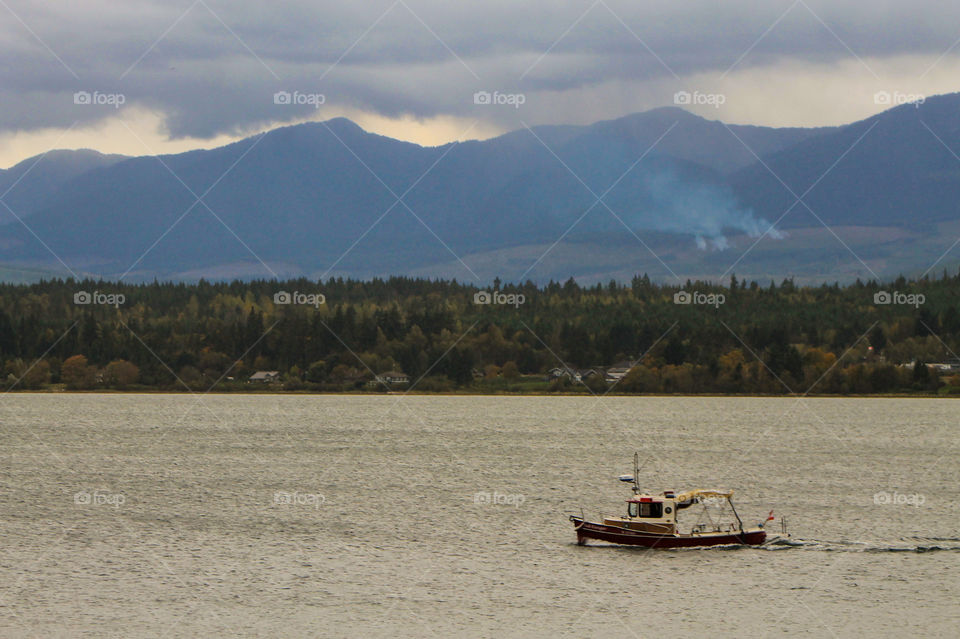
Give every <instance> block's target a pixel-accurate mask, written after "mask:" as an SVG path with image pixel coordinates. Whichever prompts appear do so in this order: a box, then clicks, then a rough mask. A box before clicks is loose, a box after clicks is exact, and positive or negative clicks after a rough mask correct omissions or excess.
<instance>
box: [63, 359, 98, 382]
mask: <svg viewBox="0 0 960 639" xmlns="http://www.w3.org/2000/svg"><path fill="white" fill-rule="evenodd" d="M60 380H61V381H62V382H63V383H64V384H66V386H67V388H69V389H70V390H84V389H87V388H92V387H93V385H94V384H95V383H96V371H95V370H94V368H93V367H92V366H90V365H89V364H87V358H86V357H84V356H83V355H74V356H73V357H68V358H67V359H66V360H65V361H64V362H63V365H62V366H60Z"/></svg>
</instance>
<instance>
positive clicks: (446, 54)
mask: <svg viewBox="0 0 960 639" xmlns="http://www.w3.org/2000/svg"><path fill="white" fill-rule="evenodd" d="M957 90H960V6H949V5H947V4H945V3H942V2H932V1H927V0H920V1H918V2H913V3H909V4H908V3H904V2H894V1H889V0H872V1H871V2H864V1H849V2H824V1H817V0H792V1H787V0H784V1H780V0H770V1H764V2H757V1H750V2H747V1H742V0H728V1H726V2H716V1H712V2H706V1H701V0H692V1H688V2H682V3H668V2H663V1H662V0H659V1H654V2H648V1H646V0H633V1H630V2H621V1H619V0H578V1H566V0H553V1H552V2H546V1H544V0H530V1H528V2H517V1H516V0H514V1H511V2H501V1H499V0H493V1H485V2H474V1H470V0H464V1H459V2H453V1H451V0H446V1H437V0H383V1H381V0H376V1H369V2H368V1H362V2H342V0H341V1H339V2H326V1H319V2H318V1H309V2H307V1H303V2H301V1H295V2H282V1H281V2H271V3H265V2H250V1H249V0H235V1H232V2H224V1H222V0H172V1H170V0H166V1H163V2H151V1H147V0H125V1H124V2H115V1H111V2H107V1H104V0H85V1H84V2H70V3H66V2H63V1H62V0H60V1H40V0H0V168H7V167H10V166H12V165H14V164H16V163H17V162H19V161H22V160H24V159H26V158H28V157H31V156H34V155H37V154H40V153H43V152H44V151H47V150H50V149H54V148H94V149H97V150H99V151H102V152H108V153H123V154H127V155H149V154H156V153H172V152H180V151H186V150H189V149H194V148H211V147H215V146H220V145H223V144H226V143H228V142H231V141H233V140H236V139H238V138H242V137H246V136H248V135H252V134H255V133H258V132H260V131H263V130H268V129H271V128H275V127H277V126H283V125H287V124H293V123H298V122H305V121H314V120H326V119H329V118H333V117H339V116H344V117H348V118H350V119H352V120H353V121H355V122H356V123H357V124H359V125H360V126H362V127H363V128H364V129H366V130H368V131H373V132H376V133H380V134H382V135H388V136H390V137H394V138H398V139H403V140H409V141H412V142H416V143H419V144H423V145H439V144H443V143H446V142H449V141H452V140H462V139H485V138H489V137H493V136H495V135H498V134H500V133H503V132H506V131H511V130H516V129H519V128H523V127H524V126H535V125H540V124H589V123H592V122H596V121H599V120H605V119H612V118H616V117H620V116H623V115H627V114H630V113H636V112H640V111H645V110H648V109H652V108H656V107H664V106H681V107H682V108H685V109H688V110H690V111H692V112H694V113H697V114H698V115H701V116H703V117H706V118H709V119H718V120H723V121H725V122H729V123H737V124H757V125H766V126H823V125H836V124H844V123H847V122H852V121H856V120H858V119H862V118H865V117H868V116H870V115H873V114H874V113H878V112H880V111H882V110H884V109H886V108H888V107H889V106H893V105H895V104H897V103H898V102H903V101H909V100H912V99H916V98H918V97H923V96H929V95H935V94H942V93H952V92H954V91H957Z"/></svg>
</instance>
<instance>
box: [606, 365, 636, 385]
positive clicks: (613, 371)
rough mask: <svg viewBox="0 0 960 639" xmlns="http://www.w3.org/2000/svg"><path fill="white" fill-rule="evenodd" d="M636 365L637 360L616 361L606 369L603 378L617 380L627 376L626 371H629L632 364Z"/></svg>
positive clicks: (609, 380)
mask: <svg viewBox="0 0 960 639" xmlns="http://www.w3.org/2000/svg"><path fill="white" fill-rule="evenodd" d="M636 365H637V362H629V361H626V360H624V361H621V362H616V363H615V364H613V365H612V366H610V368H608V369H607V374H606V377H605V379H606V380H607V381H608V382H619V381H620V380H621V379H623V378H624V377H626V376H627V373H629V372H630V369H632V368H633V367H634V366H636Z"/></svg>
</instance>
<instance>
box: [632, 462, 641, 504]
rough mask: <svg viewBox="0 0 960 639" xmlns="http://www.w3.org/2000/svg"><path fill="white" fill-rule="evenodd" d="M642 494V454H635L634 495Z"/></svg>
mask: <svg viewBox="0 0 960 639" xmlns="http://www.w3.org/2000/svg"><path fill="white" fill-rule="evenodd" d="M639 493H640V453H639V452H637V451H634V452H633V494H634V495H638V494H639Z"/></svg>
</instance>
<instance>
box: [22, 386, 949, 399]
mask: <svg viewBox="0 0 960 639" xmlns="http://www.w3.org/2000/svg"><path fill="white" fill-rule="evenodd" d="M4 394H22V395H270V396H283V395H288V396H310V395H317V396H322V395H329V396H341V397H378V396H383V397H395V396H404V395H409V396H418V397H427V396H438V397H584V398H592V399H602V398H604V397H636V398H642V397H657V398H667V397H676V398H695V397H729V398H755V399H767V398H782V399H804V398H817V399H870V398H876V399H960V394H954V393H946V394H937V393H929V392H927V393H871V394H853V393H851V394H834V393H809V394H805V393H776V394H772V393H771V394H766V395H765V394H757V393H596V394H591V393H569V392H557V393H541V392H515V393H511V392H508V391H502V392H494V393H491V392H480V391H478V392H464V391H410V392H409V393H408V392H404V391H400V390H397V391H389V392H387V391H384V392H372V391H355V392H349V391H306V390H269V389H261V390H210V391H201V390H196V391H193V390H166V389H142V388H138V389H131V390H118V389H84V390H64V389H29V390H27V389H25V390H16V389H12V390H8V391H6V392H5V393H4Z"/></svg>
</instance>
